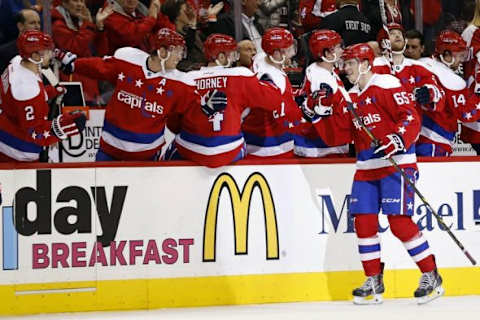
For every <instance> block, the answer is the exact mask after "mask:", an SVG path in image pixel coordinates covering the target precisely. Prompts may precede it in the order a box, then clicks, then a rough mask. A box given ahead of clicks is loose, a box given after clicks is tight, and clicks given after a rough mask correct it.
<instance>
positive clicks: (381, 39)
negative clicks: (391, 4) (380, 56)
mask: <svg viewBox="0 0 480 320" xmlns="http://www.w3.org/2000/svg"><path fill="white" fill-rule="evenodd" d="M387 29H388V31H389V32H390V31H392V30H400V31H402V34H404V35H405V29H404V28H403V26H402V25H401V24H398V23H395V22H391V23H389V24H387ZM386 40H388V41H390V36H389V34H387V31H386V30H385V28H380V31H378V34H377V42H378V45H379V46H380V48H381V49H382V50H385V49H388V48H389V47H388V46H387V45H386V44H385V41H386Z"/></svg>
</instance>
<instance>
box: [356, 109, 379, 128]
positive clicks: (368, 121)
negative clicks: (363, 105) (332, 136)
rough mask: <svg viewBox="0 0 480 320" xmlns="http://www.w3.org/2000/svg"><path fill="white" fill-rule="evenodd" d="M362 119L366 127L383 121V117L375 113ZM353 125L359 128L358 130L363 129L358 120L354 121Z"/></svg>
mask: <svg viewBox="0 0 480 320" xmlns="http://www.w3.org/2000/svg"><path fill="white" fill-rule="evenodd" d="M360 119H361V120H362V122H363V124H364V125H366V126H368V125H369V124H372V123H375V122H380V121H382V117H380V115H379V114H378V113H374V114H371V113H369V114H368V115H366V116H361V117H360ZM353 124H354V125H355V128H357V129H358V130H360V129H362V126H361V125H360V123H358V120H357V119H353Z"/></svg>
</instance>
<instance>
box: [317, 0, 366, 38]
mask: <svg viewBox="0 0 480 320" xmlns="http://www.w3.org/2000/svg"><path fill="white" fill-rule="evenodd" d="M358 5H359V0H338V1H337V8H338V11H337V12H335V13H332V14H331V15H329V16H327V17H325V18H324V19H323V20H322V22H321V23H320V25H319V27H318V28H319V29H330V30H334V31H336V32H338V33H339V34H340V36H341V37H342V39H343V41H344V43H345V45H346V46H350V45H352V44H356V43H363V42H368V41H370V40H374V39H375V35H374V34H372V26H371V25H370V22H369V21H368V19H367V17H366V16H365V15H364V14H363V13H361V12H360V11H359V10H358Z"/></svg>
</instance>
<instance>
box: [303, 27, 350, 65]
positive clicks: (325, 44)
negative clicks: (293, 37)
mask: <svg viewBox="0 0 480 320" xmlns="http://www.w3.org/2000/svg"><path fill="white" fill-rule="evenodd" d="M340 43H342V37H340V35H339V34H338V33H337V32H335V31H333V30H317V31H315V32H314V33H312V35H311V36H310V40H309V41H308V45H309V47H310V52H312V55H313V57H314V58H315V59H316V58H318V57H320V56H323V52H324V50H325V49H330V48H333V47H335V46H336V45H338V44H340Z"/></svg>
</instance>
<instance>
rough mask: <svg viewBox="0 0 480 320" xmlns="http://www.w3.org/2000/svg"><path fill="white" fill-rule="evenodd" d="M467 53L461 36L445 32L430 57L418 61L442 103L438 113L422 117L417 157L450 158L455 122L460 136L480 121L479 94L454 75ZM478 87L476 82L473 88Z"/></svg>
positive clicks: (455, 128) (455, 129)
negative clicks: (439, 92) (441, 96)
mask: <svg viewBox="0 0 480 320" xmlns="http://www.w3.org/2000/svg"><path fill="white" fill-rule="evenodd" d="M467 54H468V52H467V44H466V43H465V41H464V40H463V39H462V37H461V36H460V35H459V34H458V33H456V32H454V31H451V30H446V31H443V32H441V33H440V35H439V36H438V38H437V41H436V42H435V53H434V57H433V58H422V59H421V61H422V62H423V63H425V64H426V65H427V66H428V69H429V70H430V71H431V72H433V73H434V74H435V76H436V77H437V81H438V83H439V84H440V85H441V88H442V89H443V91H444V92H445V98H446V100H445V109H444V110H443V111H442V112H436V113H435V114H433V115H432V117H430V115H428V114H425V115H424V116H423V119H422V130H421V132H420V137H419V139H418V142H417V146H416V148H417V155H420V156H432V157H433V156H448V155H451V153H452V147H453V144H454V139H455V134H456V132H457V130H458V123H457V122H458V121H462V122H463V123H464V128H462V130H463V131H466V132H464V135H466V133H467V131H468V130H469V129H470V128H469V127H472V128H475V127H478V122H476V121H477V120H478V119H480V92H478V94H475V93H473V92H472V90H469V88H468V87H467V83H466V81H465V80H464V79H462V78H461V77H460V76H458V75H457V74H456V73H455V71H456V70H457V69H458V68H459V67H460V66H461V65H462V63H463V62H464V60H465V58H466V57H467ZM477 81H478V80H477ZM478 86H479V85H478V83H477V84H476V85H475V87H477V88H478ZM472 122H474V123H472ZM467 141H468V137H467Z"/></svg>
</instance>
